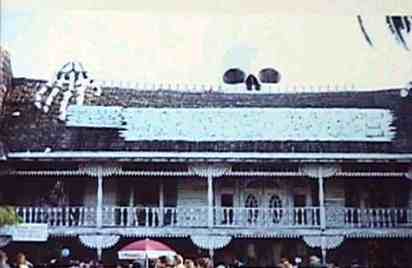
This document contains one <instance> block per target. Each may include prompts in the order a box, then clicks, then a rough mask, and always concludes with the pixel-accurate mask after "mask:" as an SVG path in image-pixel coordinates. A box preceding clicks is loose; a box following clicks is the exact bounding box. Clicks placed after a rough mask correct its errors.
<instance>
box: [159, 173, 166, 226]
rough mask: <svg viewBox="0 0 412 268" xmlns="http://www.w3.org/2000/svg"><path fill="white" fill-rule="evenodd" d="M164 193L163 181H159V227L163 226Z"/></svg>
mask: <svg viewBox="0 0 412 268" xmlns="http://www.w3.org/2000/svg"><path fill="white" fill-rule="evenodd" d="M164 196H165V192H164V182H163V179H161V180H160V185H159V210H160V211H159V225H160V226H163V214H164V205H165V201H164V198H165V197H164Z"/></svg>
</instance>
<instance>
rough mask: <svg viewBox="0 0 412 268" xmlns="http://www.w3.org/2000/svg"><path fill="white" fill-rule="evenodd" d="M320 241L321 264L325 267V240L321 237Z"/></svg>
mask: <svg viewBox="0 0 412 268" xmlns="http://www.w3.org/2000/svg"><path fill="white" fill-rule="evenodd" d="M321 239H322V240H321V245H320V250H321V253H322V264H323V265H326V253H327V252H326V238H325V237H324V236H323V237H322V238H321Z"/></svg>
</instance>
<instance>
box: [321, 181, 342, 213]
mask: <svg viewBox="0 0 412 268" xmlns="http://www.w3.org/2000/svg"><path fill="white" fill-rule="evenodd" d="M324 189H325V206H331V207H333V206H339V207H344V206H345V187H344V181H343V179H335V178H327V179H325V187H324Z"/></svg>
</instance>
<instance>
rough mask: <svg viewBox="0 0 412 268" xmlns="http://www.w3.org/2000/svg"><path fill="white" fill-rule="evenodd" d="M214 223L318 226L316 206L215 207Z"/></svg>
mask: <svg viewBox="0 0 412 268" xmlns="http://www.w3.org/2000/svg"><path fill="white" fill-rule="evenodd" d="M215 225H217V226H224V227H244V228H254V227H259V228H265V227H275V226H278V227H285V228H293V227H305V228H307V227H309V228H310V227H319V226H320V213H319V208H316V207H302V208H216V209H215Z"/></svg>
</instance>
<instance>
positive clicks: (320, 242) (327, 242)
mask: <svg viewBox="0 0 412 268" xmlns="http://www.w3.org/2000/svg"><path fill="white" fill-rule="evenodd" d="M344 240H345V237H344V236H343V235H332V236H324V235H320V236H315V235H313V236H312V235H310V236H306V235H305V236H303V241H305V243H306V244H307V245H308V246H309V247H311V248H324V249H334V248H337V247H339V246H340V245H341V244H342V242H343V241H344Z"/></svg>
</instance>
